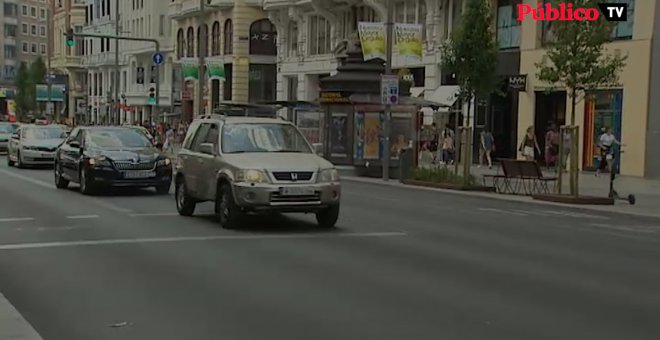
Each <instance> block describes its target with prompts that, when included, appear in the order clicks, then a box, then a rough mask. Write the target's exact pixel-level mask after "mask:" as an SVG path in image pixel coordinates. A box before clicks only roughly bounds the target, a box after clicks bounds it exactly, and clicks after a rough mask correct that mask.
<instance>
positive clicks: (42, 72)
mask: <svg viewBox="0 0 660 340" xmlns="http://www.w3.org/2000/svg"><path fill="white" fill-rule="evenodd" d="M47 72H48V69H47V68H46V64H45V63H44V61H43V59H41V57H38V58H37V59H35V60H34V61H33V62H32V64H31V65H30V81H31V82H32V83H33V84H35V85H36V84H43V83H44V81H45V78H46V73H47Z"/></svg>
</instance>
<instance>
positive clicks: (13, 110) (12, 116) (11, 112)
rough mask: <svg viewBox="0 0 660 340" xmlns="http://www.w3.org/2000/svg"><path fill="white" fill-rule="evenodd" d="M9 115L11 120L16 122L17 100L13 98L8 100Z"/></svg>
mask: <svg viewBox="0 0 660 340" xmlns="http://www.w3.org/2000/svg"><path fill="white" fill-rule="evenodd" d="M7 115H8V116H9V121H10V122H12V123H13V122H16V101H14V100H13V99H8V100H7Z"/></svg>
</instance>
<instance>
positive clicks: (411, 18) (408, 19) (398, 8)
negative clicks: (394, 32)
mask: <svg viewBox="0 0 660 340" xmlns="http://www.w3.org/2000/svg"><path fill="white" fill-rule="evenodd" d="M394 18H395V22H397V23H401V24H423V23H424V21H425V19H426V2H425V0H415V1H401V2H398V3H396V4H395V6H394Z"/></svg>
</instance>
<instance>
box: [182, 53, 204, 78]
mask: <svg viewBox="0 0 660 340" xmlns="http://www.w3.org/2000/svg"><path fill="white" fill-rule="evenodd" d="M179 62H180V63H181V73H182V74H183V80H184V81H190V80H197V79H199V60H198V59H197V58H181V59H180V60H179Z"/></svg>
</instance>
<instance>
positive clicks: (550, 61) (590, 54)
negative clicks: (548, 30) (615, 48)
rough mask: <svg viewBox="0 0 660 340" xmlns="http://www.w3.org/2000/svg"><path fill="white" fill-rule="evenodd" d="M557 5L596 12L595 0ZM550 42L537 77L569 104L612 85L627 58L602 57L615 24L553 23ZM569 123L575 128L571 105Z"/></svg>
mask: <svg viewBox="0 0 660 340" xmlns="http://www.w3.org/2000/svg"><path fill="white" fill-rule="evenodd" d="M556 2H557V4H560V3H567V4H568V3H571V4H573V7H582V8H585V7H592V8H597V7H598V3H599V2H601V1H598V0H556ZM552 24H553V27H552V29H553V34H554V38H555V39H554V40H553V41H551V42H549V43H548V45H547V58H545V59H544V60H543V61H542V62H540V63H537V64H536V67H537V68H539V72H538V74H537V77H538V79H539V80H541V81H545V82H548V83H550V84H553V85H555V86H560V87H564V88H566V89H567V90H568V92H569V95H571V96H572V97H573V102H575V100H577V97H580V96H583V95H584V93H585V92H586V91H589V90H593V89H597V88H601V87H603V86H607V85H614V84H616V82H617V81H618V78H619V71H620V70H621V69H622V68H623V67H624V66H625V61H626V59H627V56H620V55H615V54H609V53H605V51H604V49H603V45H604V44H605V43H608V42H609V41H611V37H612V31H613V30H614V28H615V25H616V23H613V22H608V21H606V20H604V19H601V20H596V21H577V20H572V21H568V20H567V21H560V20H558V21H554V22H553V23H552ZM572 106H573V107H572V110H573V112H572V115H571V123H572V124H573V125H574V124H575V112H574V111H575V106H574V105H572Z"/></svg>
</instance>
